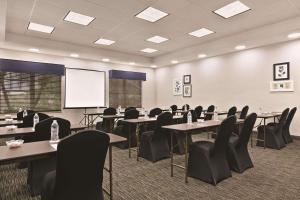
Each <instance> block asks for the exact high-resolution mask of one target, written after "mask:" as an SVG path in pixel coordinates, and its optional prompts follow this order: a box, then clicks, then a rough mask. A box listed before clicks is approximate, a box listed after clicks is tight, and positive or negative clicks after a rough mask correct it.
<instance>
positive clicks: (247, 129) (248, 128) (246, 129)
mask: <svg viewBox="0 0 300 200" xmlns="http://www.w3.org/2000/svg"><path fill="white" fill-rule="evenodd" d="M256 118H257V114H256V113H251V114H250V115H249V116H247V117H246V119H245V121H244V125H243V128H242V131H241V134H240V137H239V144H238V145H242V146H247V144H248V141H249V138H250V135H251V133H252V131H253V127H254V124H255V121H256Z"/></svg>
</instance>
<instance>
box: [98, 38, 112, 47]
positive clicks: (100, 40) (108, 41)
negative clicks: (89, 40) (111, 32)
mask: <svg viewBox="0 0 300 200" xmlns="http://www.w3.org/2000/svg"><path fill="white" fill-rule="evenodd" d="M113 43H115V41H113V40H108V39H104V38H100V39H99V40H97V41H96V42H95V44H101V45H106V46H108V45H112V44H113Z"/></svg>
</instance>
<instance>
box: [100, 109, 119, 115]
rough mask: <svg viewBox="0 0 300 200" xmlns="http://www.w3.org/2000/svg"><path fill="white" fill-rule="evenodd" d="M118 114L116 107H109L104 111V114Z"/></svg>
mask: <svg viewBox="0 0 300 200" xmlns="http://www.w3.org/2000/svg"><path fill="white" fill-rule="evenodd" d="M115 114H117V110H116V109H115V108H112V107H109V108H106V109H105V110H104V111H103V115H115Z"/></svg>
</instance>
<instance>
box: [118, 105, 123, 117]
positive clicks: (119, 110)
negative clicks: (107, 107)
mask: <svg viewBox="0 0 300 200" xmlns="http://www.w3.org/2000/svg"><path fill="white" fill-rule="evenodd" d="M121 109H122V108H121V106H120V105H119V106H118V110H117V114H118V115H120V114H121Z"/></svg>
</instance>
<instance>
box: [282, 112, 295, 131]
mask: <svg viewBox="0 0 300 200" xmlns="http://www.w3.org/2000/svg"><path fill="white" fill-rule="evenodd" d="M296 111H297V108H296V107H294V108H292V109H291V111H290V113H289V115H288V117H287V119H286V122H285V124H284V125H283V129H285V130H289V128H290V125H291V123H292V120H293V118H294V116H295V113H296Z"/></svg>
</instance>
